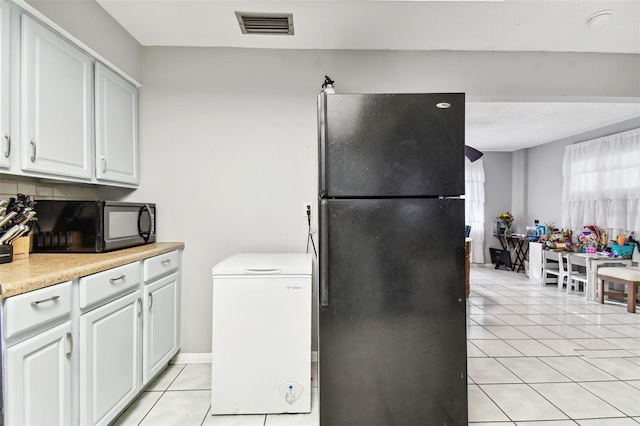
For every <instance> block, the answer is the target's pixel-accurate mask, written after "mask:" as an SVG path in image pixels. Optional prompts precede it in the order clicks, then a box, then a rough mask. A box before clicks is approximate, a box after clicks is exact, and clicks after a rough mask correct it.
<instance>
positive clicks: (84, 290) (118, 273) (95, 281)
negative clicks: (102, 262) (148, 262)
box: [80, 262, 140, 309]
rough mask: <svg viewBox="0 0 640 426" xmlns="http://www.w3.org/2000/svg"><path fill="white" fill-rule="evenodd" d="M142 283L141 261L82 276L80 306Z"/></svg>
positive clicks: (82, 306) (83, 306)
mask: <svg viewBox="0 0 640 426" xmlns="http://www.w3.org/2000/svg"><path fill="white" fill-rule="evenodd" d="M139 284H140V262H134V263H129V264H127V265H122V266H118V267H117V268H113V269H109V270H107V271H103V272H98V273H97V274H93V275H89V276H87V277H83V278H80V308H81V309H83V308H86V307H87V306H89V305H92V304H94V303H96V302H99V301H101V300H105V299H108V298H110V297H111V296H114V295H117V294H120V293H123V292H125V291H126V290H129V289H133V288H135V287H137V286H138V285H139Z"/></svg>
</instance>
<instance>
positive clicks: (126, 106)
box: [95, 63, 138, 184]
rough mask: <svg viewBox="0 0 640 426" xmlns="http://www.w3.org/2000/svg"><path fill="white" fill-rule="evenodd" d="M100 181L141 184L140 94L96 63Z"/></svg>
mask: <svg viewBox="0 0 640 426" xmlns="http://www.w3.org/2000/svg"><path fill="white" fill-rule="evenodd" d="M95 73H96V82H95V85H96V88H95V90H96V111H95V114H96V177H97V178H98V179H101V180H109V181H114V182H123V183H131V184H137V183H138V118H137V116H138V91H137V90H136V88H135V87H134V86H132V85H131V84H129V83H128V82H127V81H125V80H124V79H123V78H122V77H120V76H119V75H117V74H116V73H114V72H113V71H110V70H109V69H107V68H106V67H104V66H103V65H101V64H98V63H96V69H95Z"/></svg>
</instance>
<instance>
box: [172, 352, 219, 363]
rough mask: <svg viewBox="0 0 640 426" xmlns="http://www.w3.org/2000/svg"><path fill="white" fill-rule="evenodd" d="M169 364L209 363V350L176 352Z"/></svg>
mask: <svg viewBox="0 0 640 426" xmlns="http://www.w3.org/2000/svg"><path fill="white" fill-rule="evenodd" d="M169 363H170V364H211V352H207V353H184V352H178V353H177V354H176V356H174V357H173V358H172V359H171V361H170V362H169Z"/></svg>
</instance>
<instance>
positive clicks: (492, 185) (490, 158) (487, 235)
mask: <svg viewBox="0 0 640 426" xmlns="http://www.w3.org/2000/svg"><path fill="white" fill-rule="evenodd" d="M512 160H513V154H512V153H510V152H485V154H484V156H483V157H482V161H483V162H484V179H485V182H484V252H485V253H484V261H485V263H490V262H491V255H490V254H489V248H490V247H494V248H502V246H501V245H500V242H499V241H498V239H497V238H496V237H494V236H493V222H494V221H495V220H496V217H497V216H498V215H499V214H500V213H504V212H506V211H512V203H511V195H512V194H511V188H512V185H511V182H512V176H513V174H512V172H513V171H512V168H511V163H512Z"/></svg>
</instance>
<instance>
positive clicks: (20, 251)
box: [11, 237, 31, 260]
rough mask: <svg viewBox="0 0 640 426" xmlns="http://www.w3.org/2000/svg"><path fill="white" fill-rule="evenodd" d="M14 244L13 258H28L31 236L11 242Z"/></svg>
mask: <svg viewBox="0 0 640 426" xmlns="http://www.w3.org/2000/svg"><path fill="white" fill-rule="evenodd" d="M11 245H12V246H13V260H20V259H27V258H28V257H29V248H30V247H31V237H20V238H16V240H15V241H14V242H13V243H11Z"/></svg>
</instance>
